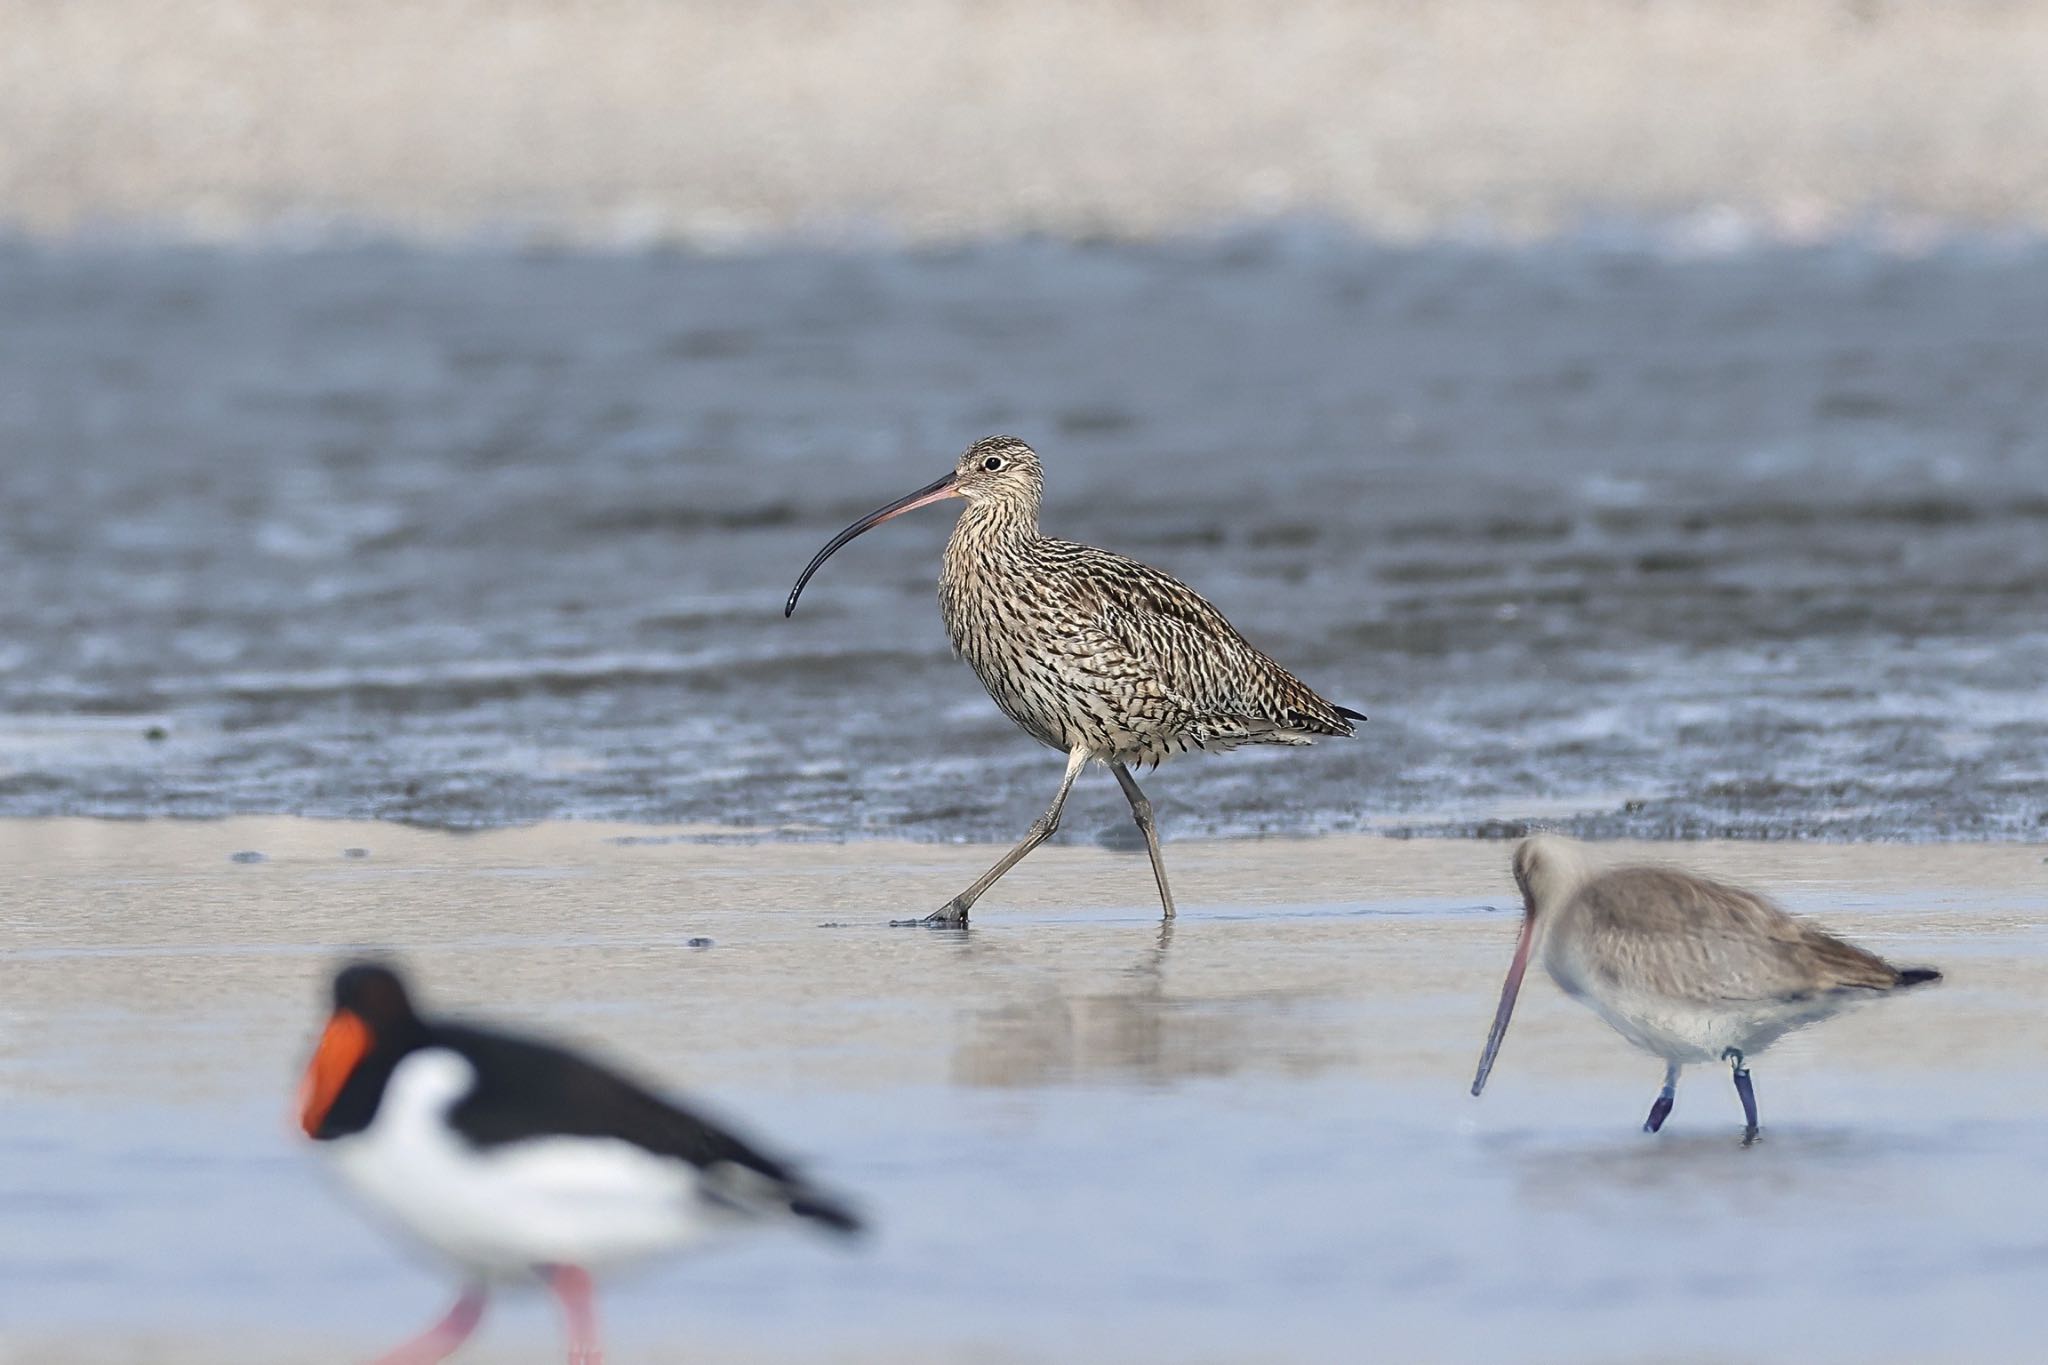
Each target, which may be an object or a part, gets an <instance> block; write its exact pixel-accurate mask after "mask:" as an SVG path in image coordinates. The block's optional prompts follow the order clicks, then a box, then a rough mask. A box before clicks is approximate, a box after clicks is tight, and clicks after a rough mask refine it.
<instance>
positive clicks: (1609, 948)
mask: <svg viewBox="0 0 2048 1365" xmlns="http://www.w3.org/2000/svg"><path fill="white" fill-rule="evenodd" d="M1514 873H1515V882H1516V885H1517V886H1518V887H1519V888H1520V889H1521V892H1522V903H1523V920H1522V936H1521V939H1520V941H1519V942H1518V943H1517V945H1516V948H1515V957H1514V961H1513V963H1512V964H1511V965H1510V966H1509V968H1508V977H1507V980H1506V982H1505V983H1504V984H1503V985H1502V987H1501V999H1500V1007H1499V1009H1498V1010H1497V1011H1496V1012H1495V1015H1494V1023H1493V1030H1492V1032H1491V1033H1490V1034H1489V1035H1488V1036H1487V1040H1486V1049H1485V1051H1484V1053H1483V1054H1482V1055H1481V1057H1480V1061H1479V1071H1478V1074H1477V1075H1476V1076H1475V1077H1474V1079H1473V1082H1472V1093H1473V1094H1475V1095H1476V1094H1478V1093H1479V1092H1480V1090H1481V1089H1482V1088H1484V1086H1485V1084H1486V1078H1487V1075H1488V1074H1489V1072H1490V1071H1491V1070H1492V1067H1493V1061H1494V1057H1495V1056H1496V1055H1497V1053H1498V1051H1499V1048H1500V1043H1501V1039H1502V1038H1503V1037H1504V1036H1505V1035H1506V1033H1507V1026H1508V1019H1509V1016H1510V1014H1511V1013H1512V1011H1513V1009H1514V1003H1515V996H1516V993H1517V992H1518V991H1519V990H1520V987H1521V981H1522V973H1523V972H1524V971H1525V970H1526V969H1527V967H1528V965H1529V963H1530V962H1531V961H1533V960H1538V959H1540V960H1541V961H1542V963H1543V966H1544V969H1545V970H1546V971H1548V972H1549V973H1550V977H1551V979H1552V980H1554V981H1555V982H1557V984H1558V987H1559V988H1560V989H1561V990H1563V991H1564V992H1565V994H1567V995H1569V996H1571V997H1572V998H1573V999H1575V1000H1578V1001H1581V1002H1583V1003H1584V1004H1585V1005H1587V1006H1588V1007H1589V1008H1591V1009H1592V1010H1593V1011H1594V1012H1595V1013H1596V1014H1598V1015H1599V1016H1600V1017H1601V1018H1602V1019H1604V1020H1606V1021H1607V1023H1608V1024H1609V1025H1610V1026H1611V1027H1612V1028H1613V1029H1614V1030H1615V1032H1617V1033H1619V1034H1621V1035H1622V1037H1624V1038H1626V1039H1628V1040H1629V1041H1630V1042H1631V1043H1633V1044H1635V1045H1636V1046H1637V1047H1639V1048H1641V1049H1643V1050H1644V1051H1645V1052H1649V1053H1652V1054H1653V1055H1655V1056H1658V1057H1661V1058H1663V1059H1664V1062H1665V1078H1664V1090H1663V1093H1662V1094H1661V1095H1659V1096H1658V1099H1657V1102H1656V1104H1655V1105H1653V1106H1652V1107H1651V1110H1650V1117H1649V1119H1648V1120H1647V1121H1646V1122H1645V1124H1644V1127H1645V1128H1646V1129H1647V1130H1648V1131H1650V1132H1656V1131H1657V1130H1658V1128H1660V1127H1661V1126H1662V1125H1663V1122H1664V1119H1665V1117H1666V1116H1668V1115H1669V1114H1670V1112H1671V1107H1672V1103H1673V1101H1674V1098H1675V1094H1676V1089H1677V1084H1678V1073H1679V1069H1680V1068H1681V1067H1684V1066H1686V1065H1688V1064H1690V1063H1694V1062H1706V1061H1717V1060H1718V1061H1727V1062H1730V1063H1731V1064H1732V1065H1733V1068H1734V1077H1735V1084H1736V1089H1737V1092H1738V1093H1739V1094H1740V1095H1741V1097H1742V1103H1743V1110H1744V1117H1745V1120H1746V1131H1745V1136H1746V1138H1747V1139H1750V1140H1753V1139H1754V1138H1755V1137H1756V1100H1755V1095H1754V1093H1753V1091H1752V1088H1751V1084H1750V1076H1749V1069H1748V1064H1747V1058H1749V1057H1751V1056H1754V1055H1756V1054H1758V1053H1760V1052H1762V1051H1763V1050H1764V1049H1765V1048H1767V1047H1769V1046H1770V1045H1771V1044H1772V1043H1774V1042H1776V1041H1777V1040H1778V1039H1779V1038H1782V1037H1783V1036H1784V1035H1785V1034H1787V1033H1789V1032H1791V1031H1792V1030H1794V1029H1797V1028H1801V1027H1804V1026H1805V1025H1807V1024H1811V1023H1815V1022H1818V1021H1819V1020H1822V1019H1825V1018H1828V1017H1829V1016H1830V1015H1833V1014H1837V1013H1839V1012H1840V1011H1842V1010H1844V1009H1846V1008H1848V1007H1849V1006H1851V1005H1853V1004H1855V1003H1857V1002H1859V1001H1863V1000H1874V999H1877V998H1878V997H1880V996H1883V995H1887V994H1890V993H1891V992H1893V991H1895V990H1901V989H1904V988H1906V987H1909V986H1917V985H1920V984H1922V983H1925V982H1931V981H1939V980H1940V979H1941V973H1940V972H1938V971H1935V970H1934V969H1932V968H1927V967H1915V968H1899V967H1895V966H1893V965H1892V964H1891V963H1889V962H1887V961H1885V960H1884V959H1883V958H1881V957H1879V956H1878V955H1877V954H1875V953H1873V952H1870V951H1869V950H1867V949H1864V948H1859V947H1857V946H1856V945H1855V944H1853V943H1849V942H1846V941H1844V940H1842V939H1839V938H1836V937H1835V936H1834V935H1833V934H1830V933H1828V932H1827V931H1826V930H1824V929H1822V928H1820V927H1819V926H1818V925H1815V924H1812V923H1810V922H1808V921H1806V920H1804V919H1800V918H1798V917H1796V916H1793V915H1789V914H1787V913H1786V912H1785V911H1784V910H1783V909H1781V908H1780V907H1779V906H1778V905H1776V904H1775V903H1773V902H1772V901H1770V900H1769V899H1767V898H1765V897H1763V896H1759V895H1757V894H1756V893H1754V892H1751V891H1746V890H1744V889H1742V888H1741V887H1739V886H1729V885H1727V884H1726V883H1724V882H1717V881H1712V880H1709V879H1708V878H1706V877H1699V876H1694V875H1693V874H1691V873H1688V872H1681V871H1678V870H1676V869H1674V868H1664V867H1620V868H1613V869H1610V870H1607V871H1600V870H1598V869H1596V868H1594V867H1593V866H1592V864H1591V863H1590V861H1589V860H1588V859H1587V857H1586V854H1585V850H1584V848H1583V846H1581V845H1579V844H1577V843H1575V842H1573V841H1572V840H1570V839H1562V838H1559V837H1557V836H1555V835H1539V836H1537V837H1536V838H1533V839H1527V840H1524V841H1523V842H1522V844H1521V845H1520V846H1519V847H1518V848H1516V850H1515V859H1514Z"/></svg>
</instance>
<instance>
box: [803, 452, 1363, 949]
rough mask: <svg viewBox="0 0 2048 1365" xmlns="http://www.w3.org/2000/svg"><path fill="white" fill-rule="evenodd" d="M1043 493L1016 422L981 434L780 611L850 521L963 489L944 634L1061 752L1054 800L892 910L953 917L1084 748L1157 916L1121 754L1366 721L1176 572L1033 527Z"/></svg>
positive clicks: (1338, 728) (962, 918) (1150, 843)
mask: <svg viewBox="0 0 2048 1365" xmlns="http://www.w3.org/2000/svg"><path fill="white" fill-rule="evenodd" d="M1044 493H1045V471H1044V467H1043V466H1042V465H1040V464H1039V461H1038V454H1037V452H1035V451H1034V450H1032V449H1031V447H1030V446H1028V445H1025V444H1024V443H1023V442H1022V441H1020V440H1018V439H1017V438H1016V437H1014V436H985V437H983V438H982V439H981V440H979V441H976V442H975V443H974V444H973V445H971V446H969V447H967V450H966V452H965V453H964V454H962V455H961V456H960V462H959V464H957V465H956V466H955V467H954V469H953V471H952V472H951V473H950V474H947V475H946V476H945V477H944V478H942V479H938V480H935V481H933V482H932V483H929V484H927V485H925V486H924V487H923V488H920V489H918V490H917V491H916V492H915V493H912V494H909V495H908V496H906V497H902V498H898V499H897V500H896V501H894V502H892V503H890V504H889V505H888V506H886V507H878V508H876V509H875V510H874V511H872V512H870V513H868V514H867V515H866V516H864V517H862V518H861V519H860V520H859V521H856V522H855V523H854V524H853V525H851V526H849V527H847V528H846V529H845V530H844V531H841V532H840V533H839V534H838V535H836V536H834V537H833V538H832V541H831V543H830V544H828V545H827V546H826V547H825V548H824V549H822V550H820V551H818V554H817V557H816V558H815V559H813V560H812V561H811V562H810V565H809V567H807V568H806V569H805V570H804V572H803V576H802V577H800V578H798V579H797V581H796V586H795V587H794V588H792V589H791V590H790V593H789V601H788V603H787V604H786V605H784V607H783V609H782V614H783V615H784V616H788V615H789V614H790V613H791V612H793V611H795V610H796V600H797V597H798V596H799V595H800V594H801V593H802V592H803V590H804V584H806V583H808V582H810V581H811V575H812V574H814V573H816V572H817V571H818V566H819V565H821V564H823V563H824V562H825V561H826V560H827V559H830V558H831V557H832V554H833V552H834V551H835V550H837V549H838V548H839V547H840V546H842V545H844V544H846V542H848V541H849V540H852V539H853V538H854V537H855V536H857V535H860V534H861V533H862V532H863V531H867V530H870V529H872V528H874V527H876V526H880V525H881V524H882V523H883V522H885V521H888V520H889V519H890V518H891V517H897V516H901V515H902V514H903V513H905V512H908V511H911V510H912V509H914V508H918V507H923V506H925V505H927V504H928V503H934V502H938V501H940V500H941V499H943V498H960V499H963V500H965V502H966V503H967V507H966V510H964V511H963V512H961V514H960V520H959V522H958V523H957V524H955V526H954V527H953V534H952V537H951V538H950V539H949V540H947V542H946V557H945V568H944V571H943V572H942V573H941V574H940V575H939V611H940V613H941V614H942V615H943V616H944V617H945V618H946V630H947V633H948V634H950V635H951V636H952V637H953V648H954V649H955V650H956V651H957V652H958V653H960V654H961V655H963V656H965V657H966V659H967V662H968V663H969V664H970V665H971V666H972V667H973V669H974V672H975V676H977V677H979V678H980V679H981V685H982V686H983V687H985V688H987V689H988V694H989V696H991V697H993V698H994V699H995V703H996V705H997V706H1000V707H1001V708H1002V709H1003V712H1004V714H1006V715H1008V716H1009V718H1010V719H1011V720H1014V721H1016V722H1017V724H1018V725H1020V726H1022V727H1023V728H1024V731H1025V733H1027V734H1029V735H1031V736H1032V737H1033V738H1034V739H1037V740H1038V741H1040V742H1041V743H1044V744H1049V745H1051V746H1052V747H1053V748H1055V749H1059V750H1062V751H1064V752H1065V753H1066V755H1067V771H1066V775H1065V776H1064V777H1062V778H1061V779H1060V786H1059V791H1058V792H1056V793H1055V794H1054V796H1053V799H1052V805H1051V806H1049V807H1047V808H1046V811H1045V814H1043V815H1041V816H1039V817H1038V819H1036V820H1034V821H1032V823H1031V828H1030V830H1029V831H1028V832H1027V833H1026V834H1025V836H1024V839H1023V841H1022V842H1021V843H1019V844H1018V845H1017V846H1016V847H1015V848H1013V849H1011V850H1010V851H1009V852H1008V853H1006V854H1005V855H1003V858H1002V860H1001V861H1000V862H998V863H997V864H996V865H995V866H994V867H992V868H990V869H989V870H988V871H987V872H985V873H983V874H982V876H981V878H980V879H979V880H978V881H976V882H975V883H974V885H972V886H970V887H968V888H967V889H966V890H965V891H962V892H961V893H960V894H959V895H957V896H955V897H954V898H953V899H952V900H951V901H949V902H948V903H947V904H946V906H945V907H944V908H943V909H941V910H939V911H937V912H935V913H933V914H931V915H928V916H926V917H925V918H924V919H921V920H900V921H897V922H898V923H900V924H929V925H964V924H966V923H967V912H968V911H969V909H971V908H972V907H973V905H974V902H975V901H976V900H978V899H980V897H981V894H982V893H983V892H984V891H987V890H988V889H989V887H991V886H993V885H994V884H995V882H996V880H997V879H998V878H999V877H1001V876H1002V875H1003V874H1004V873H1005V872H1008V871H1009V870H1010V869H1011V868H1012V867H1015V866H1016V865H1017V864H1018V862H1020V861H1021V860H1022V859H1023V858H1024V856H1025V855H1026V854H1028V853H1030V852H1031V850H1032V849H1034V848H1037V847H1038V846H1039V845H1040V844H1042V843H1044V842H1045V841H1046V840H1047V839H1049V838H1051V837H1052V834H1053V832H1054V831H1055V830H1057V829H1058V828H1059V827H1060V811H1061V809H1062V808H1063V807H1064V806H1065V805H1066V803H1067V793H1068V792H1069V791H1071V790H1072V789H1073V786H1074V779H1075V778H1077V777H1079V776H1080V775H1081V769H1082V767H1083V766H1084V765H1086V764H1087V762H1088V761H1089V760H1090V759H1096V760H1099V761H1100V762H1102V763H1104V764H1107V765H1108V767H1109V770H1110V771H1111V772H1112V773H1114V774H1116V780H1117V784H1118V785H1119V786H1120V787H1122V788H1123V793H1124V799H1125V800H1127V801H1129V802H1130V805H1131V815H1132V817H1133V818H1134V819H1136V821H1137V822H1138V828H1139V830H1140V831H1142V832H1143V833H1144V836H1145V851H1146V852H1147V853H1148V854H1150V855H1151V858H1152V877H1153V880H1155V881H1156V882H1158V884H1159V901H1160V904H1161V905H1162V906H1163V907H1164V908H1165V912H1166V915H1167V916H1168V917H1169V918H1170V917H1171V916H1172V915H1173V892H1172V891H1171V890H1170V889H1169V888H1168V886H1167V884H1166V864H1165V862H1164V861H1163V860H1162V859H1161V858H1160V856H1159V835H1158V831H1157V829H1156V828H1155V826H1154V824H1153V820H1152V803H1151V802H1150V801H1147V800H1146V799H1145V793H1144V792H1142V791H1140V790H1139V788H1138V783H1137V779H1135V778H1133V777H1132V776H1131V768H1132V767H1133V766H1134V765H1141V764H1146V763H1150V764H1153V765H1155V766H1156V765H1158V764H1159V763H1161V762H1162V761H1164V760H1165V759H1168V758H1171V757H1172V756H1173V755H1175V754H1178V753H1184V752H1186V751H1187V750H1189V749H1234V748H1236V747H1237V746H1238V745H1240V744H1309V743H1312V742H1313V741H1314V740H1315V739H1316V738H1317V737H1318V736H1320V735H1348V734H1350V733H1351V722H1352V721H1354V720H1364V719H1365V717H1364V716H1363V715H1360V714H1359V713H1358V712H1356V711H1350V710H1346V709H1345V708H1344V707H1341V706H1333V705H1331V704H1330V703H1329V702H1327V701H1324V700H1323V699H1322V698H1321V697H1319V696H1317V695H1316V694H1315V693H1314V692H1312V691H1310V690H1309V689H1308V687H1307V686H1306V685H1304V684H1303V683H1302V682H1301V681H1300V680H1299V679H1297V678H1296V677H1295V676H1294V675H1293V674H1291V673H1289V672H1288V671H1287V670H1286V669H1284V668H1282V667H1281V666H1280V665H1279V664H1277V663H1274V662H1273V661H1272V660H1271V659H1269V658H1267V657H1266V656H1265V655H1264V654H1261V653H1260V652H1259V651H1258V650H1256V649H1254V648H1253V647H1252V646H1251V645H1250V644H1248V643H1246V641H1245V639H1244V637H1243V636H1241V635H1239V634H1238V633H1237V632H1236V631H1235V630H1234V629H1232V628H1231V625H1230V622H1228V621H1226V620H1224V619H1223V613H1222V612H1220V611H1218V610H1216V608H1214V607H1212V606H1210V605H1209V603H1207V602H1206V601H1204V600H1203V599H1202V598H1201V597H1200V596H1199V595H1198V594H1196V593H1195V592H1194V591H1193V590H1192V589H1191V588H1189V587H1188V586H1187V585H1185V584H1183V583H1182V582H1180V581H1179V580H1178V579H1175V578H1171V577H1169V576H1168V575H1166V574H1163V573H1161V572H1159V570H1157V569H1153V568H1149V567H1147V566H1146V565H1143V564H1140V563H1138V562H1137V561H1136V560H1134V559H1126V558H1125V557H1124V556H1122V555H1119V554H1112V553H1111V552H1109V551H1108V550H1098V549H1096V548H1094V547H1093V546H1090V545H1076V544H1074V543H1073V542H1072V541H1067V540H1055V539H1053V538H1052V537H1051V536H1046V535H1041V534H1039V530H1038V507H1039V502H1040V500H1041V499H1042V498H1043V496H1044Z"/></svg>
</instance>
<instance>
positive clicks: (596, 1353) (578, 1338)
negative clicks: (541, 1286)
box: [542, 1265, 604, 1365]
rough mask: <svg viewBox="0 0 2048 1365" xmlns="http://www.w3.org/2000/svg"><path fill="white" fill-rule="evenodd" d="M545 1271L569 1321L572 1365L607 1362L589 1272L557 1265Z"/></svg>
mask: <svg viewBox="0 0 2048 1365" xmlns="http://www.w3.org/2000/svg"><path fill="white" fill-rule="evenodd" d="M542 1273H543V1274H544V1275H545V1276H546V1278H547V1282H548V1288H549V1289H552V1290H553V1291H554V1292H555V1298H556V1300H557V1301H559V1302H560V1303H561V1305H562V1318H563V1320H564V1321H566V1322H567V1323H568V1324H569V1365H604V1348H603V1347H602V1346H600V1345H598V1342H597V1305H596V1303H595V1295H594V1294H593V1293H592V1292H591V1287H590V1272H589V1271H587V1270H584V1269H582V1268H581V1267H579V1266H573V1265H557V1266H550V1267H548V1269H547V1270H545V1271H544V1272H542Z"/></svg>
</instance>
